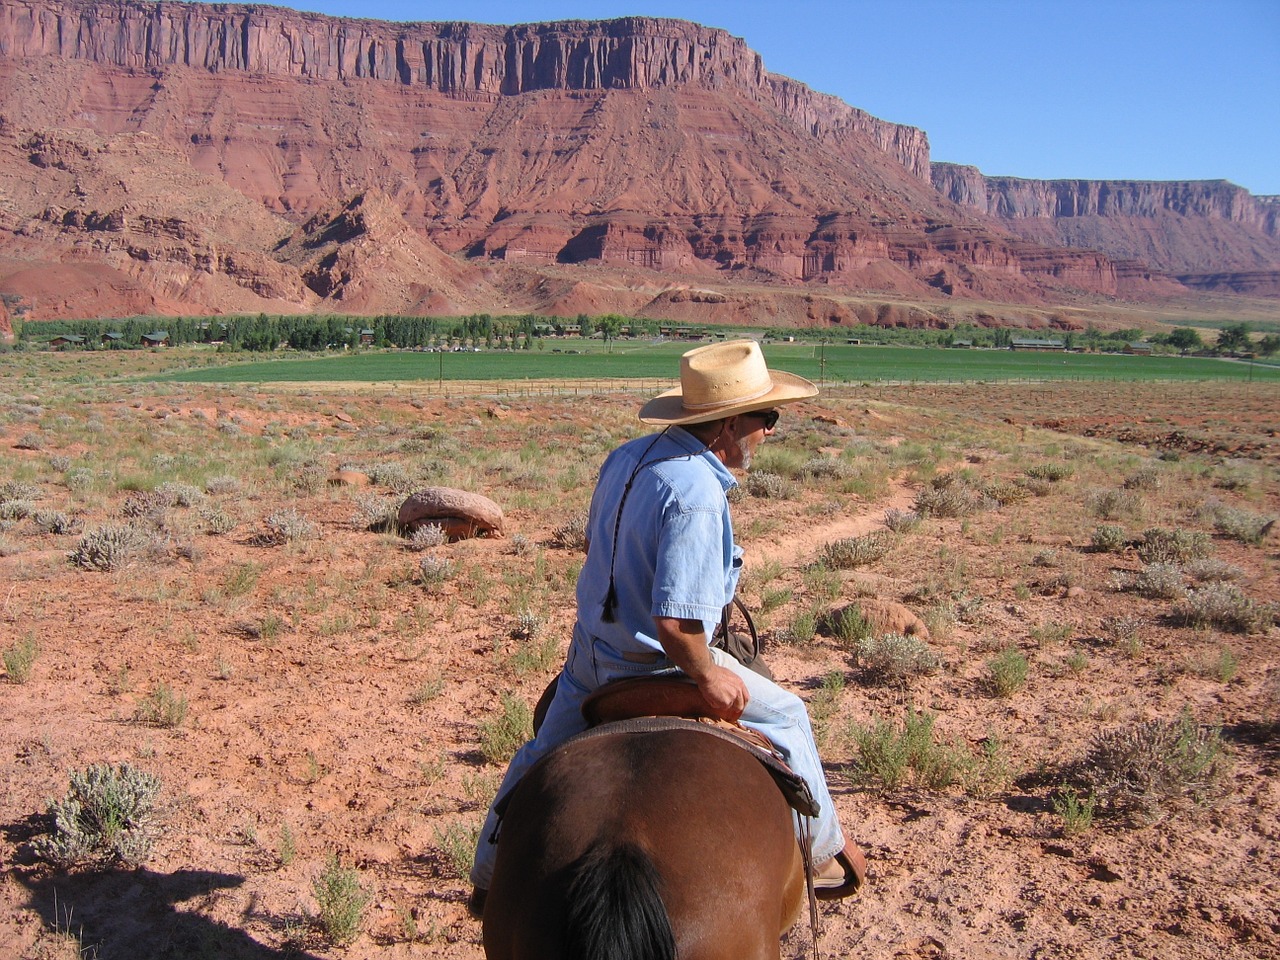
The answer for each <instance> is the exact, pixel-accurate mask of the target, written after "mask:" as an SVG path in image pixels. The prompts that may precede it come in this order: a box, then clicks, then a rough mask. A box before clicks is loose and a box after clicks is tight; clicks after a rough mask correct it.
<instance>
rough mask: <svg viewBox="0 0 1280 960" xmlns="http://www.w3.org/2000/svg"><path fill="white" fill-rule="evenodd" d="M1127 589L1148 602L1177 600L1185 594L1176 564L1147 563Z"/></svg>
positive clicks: (1180, 569) (1179, 568)
mask: <svg viewBox="0 0 1280 960" xmlns="http://www.w3.org/2000/svg"><path fill="white" fill-rule="evenodd" d="M1128 589H1130V590H1132V591H1133V592H1135V593H1138V594H1141V595H1142V596H1144V597H1146V598H1147V599H1149V600H1177V599H1178V598H1179V597H1181V596H1182V595H1183V594H1184V593H1186V585H1185V582H1184V578H1183V576H1182V568H1181V567H1180V566H1178V565H1177V564H1176V563H1148V564H1147V565H1146V566H1145V567H1143V568H1142V569H1141V570H1139V571H1138V573H1137V574H1136V575H1135V576H1134V577H1133V578H1132V580H1130V581H1129V584H1128Z"/></svg>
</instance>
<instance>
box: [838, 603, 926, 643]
mask: <svg viewBox="0 0 1280 960" xmlns="http://www.w3.org/2000/svg"><path fill="white" fill-rule="evenodd" d="M850 606H852V607H854V608H855V609H857V610H859V611H860V612H861V613H862V618H863V619H864V620H866V621H867V623H868V624H869V625H870V626H871V629H872V630H874V631H875V632H876V633H878V634H884V633H898V634H901V635H902V636H904V637H916V638H918V639H920V640H928V639H929V628H928V627H926V626H925V624H924V621H923V620H921V619H920V618H919V617H917V616H916V615H915V614H914V613H912V612H911V611H910V610H909V609H908V608H907V607H904V606H903V605H902V604H900V603H897V602H896V601H893V600H878V599H875V598H873V597H863V598H862V599H860V600H856V601H854V602H853V603H852V604H850Z"/></svg>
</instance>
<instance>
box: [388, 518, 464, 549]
mask: <svg viewBox="0 0 1280 960" xmlns="http://www.w3.org/2000/svg"><path fill="white" fill-rule="evenodd" d="M386 529H390V527H387V528H386ZM448 542H449V535H448V534H447V533H445V532H444V527H442V526H440V524H438V523H428V524H425V525H424V526H421V527H415V528H414V530H413V532H412V533H410V534H409V537H408V539H407V540H406V541H405V547H406V548H408V549H409V550H415V551H421V550H430V549H431V548H432V547H442V546H444V545H445V544H446V543H448Z"/></svg>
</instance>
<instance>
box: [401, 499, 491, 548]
mask: <svg viewBox="0 0 1280 960" xmlns="http://www.w3.org/2000/svg"><path fill="white" fill-rule="evenodd" d="M396 520H397V521H399V523H400V528H401V529H402V530H404V531H405V532H406V533H412V532H413V531H414V530H416V529H418V528H419V527H426V526H436V527H439V528H440V529H441V530H443V531H444V533H445V535H446V536H447V537H448V538H449V539H450V540H466V539H468V538H470V537H481V536H488V537H500V536H502V508H501V507H500V506H498V505H497V504H496V503H494V502H493V501H492V500H490V499H489V498H488V497H483V496H481V495H480V494H478V493H468V492H467V491H465V490H455V489H453V488H452V487H426V488H424V489H422V490H419V491H418V492H417V493H412V494H410V495H409V497H408V498H407V499H406V500H405V502H404V503H402V504H401V505H400V512H399V513H398V514H397V515H396Z"/></svg>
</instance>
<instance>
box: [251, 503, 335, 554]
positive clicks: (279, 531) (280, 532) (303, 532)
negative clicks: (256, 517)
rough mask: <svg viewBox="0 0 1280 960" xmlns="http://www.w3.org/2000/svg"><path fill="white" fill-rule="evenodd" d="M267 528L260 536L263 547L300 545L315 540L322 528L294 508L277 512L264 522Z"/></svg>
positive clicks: (269, 515) (267, 517) (268, 516)
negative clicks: (289, 544) (287, 544)
mask: <svg viewBox="0 0 1280 960" xmlns="http://www.w3.org/2000/svg"><path fill="white" fill-rule="evenodd" d="M262 523H263V525H264V526H265V527H266V528H267V529H266V530H265V531H264V532H263V533H261V534H259V536H258V542H259V543H260V544H262V545H263V546H281V545H283V544H286V543H300V542H302V541H304V540H311V539H314V538H315V537H316V536H317V535H318V534H319V533H320V528H319V527H317V526H316V525H315V524H314V523H312V522H311V521H310V520H308V519H307V518H306V517H304V516H303V515H302V514H300V513H299V512H298V511H297V510H295V509H294V508H293V507H286V508H285V509H283V510H276V511H275V512H273V513H270V514H268V515H267V516H266V517H264V518H263V520H262Z"/></svg>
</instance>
